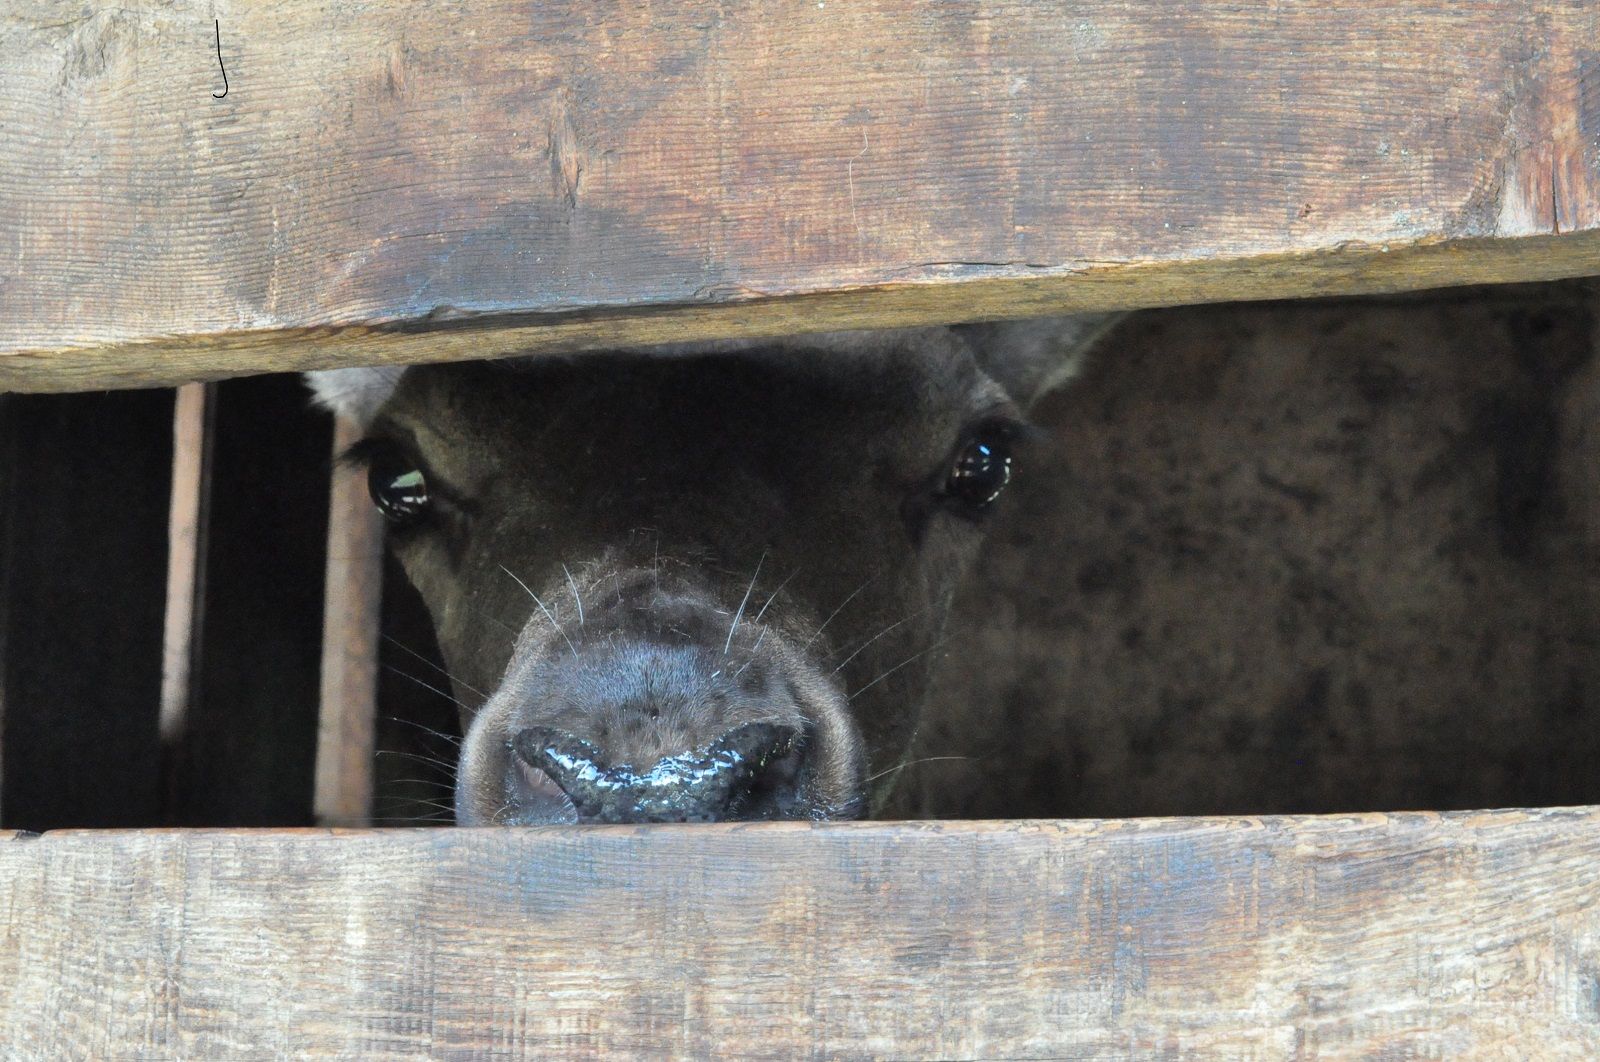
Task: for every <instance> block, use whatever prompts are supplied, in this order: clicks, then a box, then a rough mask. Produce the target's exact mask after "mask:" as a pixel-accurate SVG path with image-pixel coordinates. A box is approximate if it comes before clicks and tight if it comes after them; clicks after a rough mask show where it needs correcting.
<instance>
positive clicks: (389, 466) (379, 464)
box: [367, 447, 430, 527]
mask: <svg viewBox="0 0 1600 1062" xmlns="http://www.w3.org/2000/svg"><path fill="white" fill-rule="evenodd" d="M367 492H368V493H369V494H371V495H372V501H373V504H375V505H376V506H377V507H378V511H379V512H381V513H382V514H383V515H384V518H385V519H387V520H388V521H389V522H390V523H391V524H394V525H396V526H399V527H409V526H411V525H413V524H415V523H417V522H418V521H420V520H421V519H422V518H423V517H424V516H426V515H427V514H428V508H429V505H430V502H429V498H428V479H427V477H426V476H424V475H423V474H422V469H420V468H417V467H415V464H414V463H413V462H411V461H409V460H407V459H406V457H405V455H404V454H402V453H400V451H398V450H395V449H391V448H388V447H384V448H382V449H379V450H376V451H375V452H374V453H372V454H371V455H370V456H369V458H368V464H367Z"/></svg>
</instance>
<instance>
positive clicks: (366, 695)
mask: <svg viewBox="0 0 1600 1062" xmlns="http://www.w3.org/2000/svg"><path fill="white" fill-rule="evenodd" d="M361 436H362V429H361V428H360V427H359V426H358V425H356V424H354V423H352V422H350V421H347V420H345V419H343V418H339V419H338V420H336V421H335V423H334V429H333V454H332V457H333V459H334V461H335V464H334V467H333V471H332V476H331V480H332V482H331V484H330V487H329V491H328V495H329V497H328V567H327V575H326V576H325V577H324V578H323V581H322V585H323V601H324V605H323V609H322V690H321V696H320V697H319V698H318V711H317V768H316V796H315V798H314V799H313V801H312V808H313V810H314V811H315V812H316V816H317V822H318V823H319V824H320V825H324V826H368V825H371V821H372V795H373V792H372V791H373V757H374V756H375V755H376V752H377V733H378V725H377V724H378V637H379V632H380V629H381V626H382V619H383V517H381V516H380V515H378V510H377V509H376V508H374V507H373V504H372V498H371V497H370V496H369V495H368V493H367V476H366V471H365V469H363V468H357V467H354V466H351V465H348V464H343V465H341V464H339V463H337V458H338V457H339V455H341V454H343V453H344V452H345V451H347V450H349V449H350V447H352V446H354V445H355V444H356V443H357V442H359V441H360V439H361Z"/></svg>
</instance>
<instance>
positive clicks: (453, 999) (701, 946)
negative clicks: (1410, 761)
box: [0, 808, 1600, 1059]
mask: <svg viewBox="0 0 1600 1062" xmlns="http://www.w3.org/2000/svg"><path fill="white" fill-rule="evenodd" d="M1597 900H1600V808H1582V809H1570V810H1545V811H1504V812H1488V813H1462V814H1452V815H1433V814H1398V815H1363V816H1349V817H1329V818H1284V819H1211V820H1202V819H1190V820H1178V819H1169V820H1142V821H1140V820H1134V821H1084V822H1051V821H1036V822H1015V823H967V824H955V823H949V824H931V823H925V824H859V825H834V826H811V825H808V824H766V825H756V826H751V825H744V826H710V827H671V826H666V827H659V826H658V827H648V828H634V827H618V828H589V829H561V828H555V829H545V830H512V829H498V830H496V829H491V830H433V831H389V832H334V831H327V832H323V831H309V830H308V831H299V832H294V831H290V832H254V833H252V832H146V833H75V834H74V833H63V834H47V835H45V836H44V837H42V838H38V839H31V840H26V839H25V840H16V841H9V842H5V843H0V985H4V986H6V990H5V991H4V992H0V1044H3V1045H4V1048H3V1052H0V1053H5V1054H6V1055H7V1056H8V1057H38V1056H40V1055H42V1054H49V1055H56V1056H59V1055H70V1056H74V1057H107V1056H119V1057H121V1056H129V1055H138V1056H147V1057H185V1058H219V1057H227V1058H254V1057H295V1058H302V1057H330V1056H340V1057H357V1058H423V1057H467V1056H469V1055H470V1056H472V1057H486V1056H490V1055H492V1056H494V1057H505V1058H519V1057H552V1056H559V1057H573V1058H583V1057H589V1058H599V1057H641V1056H649V1057H690V1058H708V1057H738V1058H757V1057H766V1058H794V1057H812V1058H853V1057H869V1056H878V1057H883V1056H890V1057H901V1058H905V1057H939V1058H974V1057H985V1058H995V1057H1029V1058H1039V1057H1052V1058H1061V1057H1104V1056H1108V1055H1109V1056H1114V1057H1129V1056H1137V1057H1154V1056H1156V1055H1160V1056H1161V1057H1173V1058H1180V1057H1181V1058H1230V1059H1241V1058H1272V1059H1277V1058H1288V1057H1298V1058H1358V1057H1359V1058H1371V1057H1381V1058H1402V1057H1404V1058H1452V1059H1458V1058H1489V1057H1493V1058H1541V1059H1561V1058H1571V1059H1591V1058H1594V1057H1597V1055H1600V903H1597Z"/></svg>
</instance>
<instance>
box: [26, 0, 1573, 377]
mask: <svg viewBox="0 0 1600 1062" xmlns="http://www.w3.org/2000/svg"><path fill="white" fill-rule="evenodd" d="M6 8H7V9H6V11H5V13H3V14H0V389H6V388H10V389H27V390H50V389H57V390H67V389H89V388H100V387H106V386H134V385H149V384H156V383H172V382H176V381H179V380H186V379H192V378H202V377H216V376H222V375H228V374H238V373H248V372H261V371H268V370H284V369H298V368H316V367H326V366H331V365H338V364H356V363H362V362H380V361H392V362H404V361H422V360H438V359H449V358H469V357H486V356H494V355H503V354H509V353H516V352H521V351H534V350H575V349H583V348H591V347H597V346H608V345H611V346H614V345H620V344H638V343H645V342H655V341H664V340H684V339H696V338H711V337H719V336H735V335H761V334H776V333H785V332H799V331H808V330H818V329H828V328H839V327H845V326H861V327H865V326H875V325H899V324H910V323H919V322H930V321H949V320H956V319H977V318H984V317H1005V316H1025V315H1028V314H1032V313H1041V312H1051V311H1061V310H1071V309H1103V308H1121V307H1137V306H1152V305H1161V304H1174V303H1182V302H1195V301H1209V300H1231V299H1249V298H1264V297H1287V296H1307V295H1318V294H1328V293H1351V292H1375V291H1391V290H1398V289H1403V288H1417V287H1428V286H1434V285H1443V284H1455V283H1468V282H1485V281H1510V280H1532V279H1548V278H1554V277H1559V276H1570V275H1577V274H1584V273H1595V272H1600V5H1597V4H1594V3H1592V2H1589V0H1472V2H1466V0H1403V2H1394V3H1384V4H1362V3H1356V2H1353V0H1302V2H1298V3H1293V4H1274V5H1260V4H1239V3H1236V2H1233V0H1170V2H1165V3H1160V4H1129V3H1127V2H1126V0H1069V2H1065V3H1062V2H1056V0H957V2H949V3H937V4H927V3H917V2H912V0H859V2H851V3H843V2H827V3H824V2H817V0H743V2H734V3H724V4H716V5H704V4H679V3H659V2H650V0H645V2H631V3H622V2H619V0H482V2H479V3H474V4H471V5H458V4H410V3H402V2H400V0H329V2H327V3H317V4H311V3H299V4H229V3H224V4H222V5H221V6H220V7H219V6H218V5H217V4H216V3H201V2H199V0H9V2H8V4H7V5H6ZM214 18H216V19H217V21H218V22H220V32H221V56H222V60H223V62H224V63H225V65H226V71H227V78H228V91H227V94H226V96H224V97H223V98H222V99H214V98H213V94H214V93H220V92H221V90H222V88H223V82H222V71H221V70H220V69H219V65H218V56H217V44H216V36H215V35H216V32H217V30H216V24H217V23H215V22H214V21H213V19H214Z"/></svg>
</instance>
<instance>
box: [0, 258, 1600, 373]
mask: <svg viewBox="0 0 1600 1062" xmlns="http://www.w3.org/2000/svg"><path fill="white" fill-rule="evenodd" d="M918 269H919V270H921V271H923V272H924V273H925V274H927V273H929V272H930V271H931V272H932V275H931V276H927V275H925V276H924V277H923V278H921V279H918V280H915V281H904V282H891V283H884V284H878V285H871V286H865V287H860V288H849V289H840V290H830V291H811V292H797V293H788V294H769V293H763V292H750V291H735V292H728V291H720V292H717V293H716V294H715V295H714V296H711V297H710V299H708V301H706V302H701V303H690V304H673V305H662V306H611V307H601V308H594V309H584V310H578V311H572V312H566V313H545V314H497V315H492V316H483V317H460V318H445V319H441V320H431V319H428V318H422V319H417V320H405V321H398V322H384V323H381V324H348V325H333V326H326V327H318V328H295V329H273V330H254V331H244V332H227V333H220V334H214V335H184V336H168V337H161V338H154V339H149V340H140V341H137V342H127V343H114V344H104V345H95V346H81V347H66V346H63V347H53V348H48V349H37V350H20V351H11V352H0V390H9V391H77V390H97V389H102V388H124V387H154V386H169V385H175V384H180V383H184V382H188V381H193V380H213V379H221V378H225V377H229V376H243V375H251V374H256V373H266V372H290V371H302V370H307V369H327V368H335V367H340V366H356V365H377V364H420V363H424V362H439V361H465V360H472V359H478V358H497V357H507V356H512V355H520V354H537V353H552V354H554V353H568V352H575V351H583V350H594V349H618V348H624V347H634V346H646V345H649V344H654V343H675V342H689V341H700V340H711V339H735V338H759V337H765V336H777V335H796V334H802V333H808V332H823V331H834V330H840V329H852V328H898V327H909V326H916V325H928V324H948V323H955V322H958V321H978V320H1000V319H1006V318H1021V317H1030V316H1041V315H1045V314H1052V313H1073V312H1094V311H1104V310H1126V309H1144V308H1150V307H1157V306H1176V305H1186V304H1192V303H1205V302H1231V301H1250V300H1263V299H1284V298H1314V297H1323V296H1337V295H1373V294H1390V293H1395V292H1402V291H1414V290H1421V289H1426V288H1435V287H1451V286H1460V285H1466V284H1489V283H1513V282H1520V281H1541V280H1559V279H1566V278H1571V277H1580V276H1593V275H1600V230H1597V229H1588V230H1582V231H1578V232H1570V233H1563V234H1560V235H1538V236H1527V237H1516V238H1505V237H1496V238H1474V239H1463V240H1444V239H1432V240H1424V241H1419V242H1415V243H1411V244H1404V245H1402V244H1398V243H1394V244H1368V243H1346V244H1341V245H1339V246H1337V247H1332V248H1329V249H1326V250H1322V251H1317V252H1312V253H1295V254H1271V255H1259V256H1250V257H1244V258H1231V259H1224V258H1216V259H1195V260H1185V261H1175V262H1148V263H1130V264H1094V265H1089V266H1086V267H1084V268H1071V267H1061V268H1048V269H1027V270H1025V271H1019V269H1018V268H1017V267H1015V266H1012V265H976V264H971V263H964V264H950V265H948V266H943V267H935V266H922V267H918Z"/></svg>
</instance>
